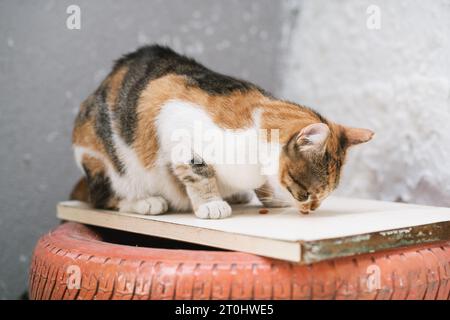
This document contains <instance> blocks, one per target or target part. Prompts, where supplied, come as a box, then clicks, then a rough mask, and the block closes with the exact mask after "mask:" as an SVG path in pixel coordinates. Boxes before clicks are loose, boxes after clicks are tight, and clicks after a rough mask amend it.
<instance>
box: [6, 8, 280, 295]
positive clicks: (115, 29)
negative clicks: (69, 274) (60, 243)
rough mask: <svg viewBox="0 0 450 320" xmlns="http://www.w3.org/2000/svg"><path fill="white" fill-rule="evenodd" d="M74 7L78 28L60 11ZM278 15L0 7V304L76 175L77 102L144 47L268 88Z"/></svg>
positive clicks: (18, 282)
mask: <svg viewBox="0 0 450 320" xmlns="http://www.w3.org/2000/svg"><path fill="white" fill-rule="evenodd" d="M70 4H78V5H79V6H80V8H81V30H68V29H67V28H66V18H67V14H66V8H67V6H68V5H70ZM280 14H281V11H280V7H279V4H278V3H276V2H274V1H270V0H263V1H261V0H252V1H237V0H234V1H228V0H227V1H221V0H213V1H210V0H208V1H204V0H171V1H144V0H140V1H137V0H135V1H113V0H111V1H105V0H96V1H88V0H83V1H81V0H71V1H50V0H45V1H16V0H7V1H1V2H0V146H1V148H0V159H1V165H0V298H15V297H18V296H19V295H20V293H22V292H24V291H25V289H26V280H27V269H28V265H29V256H30V254H31V251H32V249H33V246H34V244H35V243H36V240H37V238H38V236H40V235H41V234H43V233H45V232H47V231H48V230H49V229H50V227H52V226H54V225H56V224H57V223H58V221H57V219H56V218H55V204H56V203H57V201H59V200H61V199H66V197H67V196H68V194H69V192H70V189H71V187H72V185H73V183H74V182H75V180H76V179H77V177H79V175H80V174H79V172H78V170H77V169H76V166H75V164H74V160H73V156H72V151H71V147H70V132H71V129H72V122H73V119H74V116H75V112H76V110H77V108H78V105H79V103H80V102H81V100H82V99H84V98H85V97H86V96H87V95H88V94H89V93H90V92H91V91H92V90H94V88H95V86H96V85H98V83H99V82H100V80H101V79H102V77H104V76H105V74H106V73H107V72H108V70H109V68H110V66H111V64H112V61H113V60H114V59H117V58H118V57H119V56H120V55H121V54H123V53H125V52H127V51H130V50H133V49H134V48H136V47H137V46H139V45H142V44H144V43H148V42H155V41H156V42H160V43H166V44H169V45H171V46H173V47H174V48H175V49H177V50H180V51H183V52H185V53H188V54H190V55H192V56H194V57H196V58H198V59H199V60H200V61H202V62H204V63H205V64H206V65H207V66H210V67H211V68H213V69H215V70H218V71H221V72H225V73H228V74H231V75H235V76H239V77H244V78H247V79H249V80H251V81H255V82H256V83H258V84H260V85H261V86H263V87H266V88H267V89H269V90H271V89H273V88H274V87H275V83H276V79H275V71H276V68H275V62H276V57H277V52H278V51H277V50H278V43H279V39H281V30H280V28H279V25H280V24H281V23H280V21H281V16H280Z"/></svg>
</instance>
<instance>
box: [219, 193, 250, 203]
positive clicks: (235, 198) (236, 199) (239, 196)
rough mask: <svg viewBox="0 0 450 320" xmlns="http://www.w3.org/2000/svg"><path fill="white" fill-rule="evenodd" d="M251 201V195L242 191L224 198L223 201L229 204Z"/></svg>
mask: <svg viewBox="0 0 450 320" xmlns="http://www.w3.org/2000/svg"><path fill="white" fill-rule="evenodd" d="M252 199H253V193H252V192H249V191H242V192H238V193H235V194H233V195H231V196H229V197H226V198H225V201H226V202H228V203H231V204H245V203H249V202H250V201H251V200H252Z"/></svg>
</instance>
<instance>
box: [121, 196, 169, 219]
mask: <svg viewBox="0 0 450 320" xmlns="http://www.w3.org/2000/svg"><path fill="white" fill-rule="evenodd" d="M167 210H169V204H168V203H167V201H166V199H164V198H163V197H150V198H147V199H143V200H138V201H127V200H122V201H121V202H120V204H119V211H122V212H133V213H139V214H150V215H157V214H161V213H164V212H167Z"/></svg>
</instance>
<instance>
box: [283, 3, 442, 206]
mask: <svg viewBox="0 0 450 320" xmlns="http://www.w3.org/2000/svg"><path fill="white" fill-rule="evenodd" d="M298 5H299V3H298V2H295V1H294V2H290V6H289V7H286V10H288V11H293V10H296V8H297V7H298ZM369 5H377V6H378V7H379V9H380V13H381V15H380V18H381V19H380V22H381V24H380V27H381V28H380V29H369V28H367V26H366V22H367V19H368V18H369V16H370V14H367V13H366V10H367V8H368V7H369ZM288 40H289V43H290V45H289V50H288V52H287V54H286V60H285V61H284V68H283V70H284V74H283V76H285V77H284V81H283V83H282V86H281V88H280V95H281V96H283V97H285V98H289V99H292V100H296V101H299V102H302V103H305V104H307V105H310V106H311V107H314V108H316V109H318V110H319V111H321V112H322V113H323V114H324V115H325V116H327V117H329V118H330V119H333V120H336V121H338V122H341V123H344V124H347V125H353V126H362V127H368V128H371V129H373V130H374V131H375V132H376V136H375V139H374V140H373V141H372V142H370V143H369V144H367V145H364V146H360V147H358V148H355V149H354V150H352V152H350V157H349V161H348V164H347V167H346V168H345V170H344V176H343V181H342V183H341V187H340V189H339V193H340V194H345V195H352V196H362V197H371V198H379V199H386V200H401V201H408V202H417V203H428V204H433V205H447V206H449V205H450V183H449V181H450V166H449V160H450V148H449V146H450V130H449V124H450V82H449V77H450V1H448V0H436V1H422V0H420V1H419V0H417V1H414V0H409V1H389V0H385V1H373V0H370V1H359V0H358V1H356V0H354V1H352V0H347V1H325V0H321V1H317V0H314V1H313V0H309V1H303V2H302V8H301V13H300V15H299V16H298V18H297V23H296V24H295V27H294V29H293V30H291V33H290V34H289V39H288Z"/></svg>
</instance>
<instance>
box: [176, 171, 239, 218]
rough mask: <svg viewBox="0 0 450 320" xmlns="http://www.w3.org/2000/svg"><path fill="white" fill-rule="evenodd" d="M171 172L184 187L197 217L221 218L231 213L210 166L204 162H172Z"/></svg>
mask: <svg viewBox="0 0 450 320" xmlns="http://www.w3.org/2000/svg"><path fill="white" fill-rule="evenodd" d="M173 172H174V174H175V176H177V177H178V179H179V180H180V181H181V182H182V183H183V184H184V186H185V187H186V192H187V194H188V196H189V199H190V200H191V204H192V208H193V209H194V213H195V215H196V216H197V217H199V218H202V219H221V218H226V217H229V216H230V215H231V207H230V205H229V204H228V203H227V202H226V201H224V200H223V199H222V197H221V196H220V193H219V189H218V187H217V181H216V176H215V172H214V169H213V168H212V167H211V166H208V165H207V164H205V163H201V164H196V163H190V164H174V165H173Z"/></svg>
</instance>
